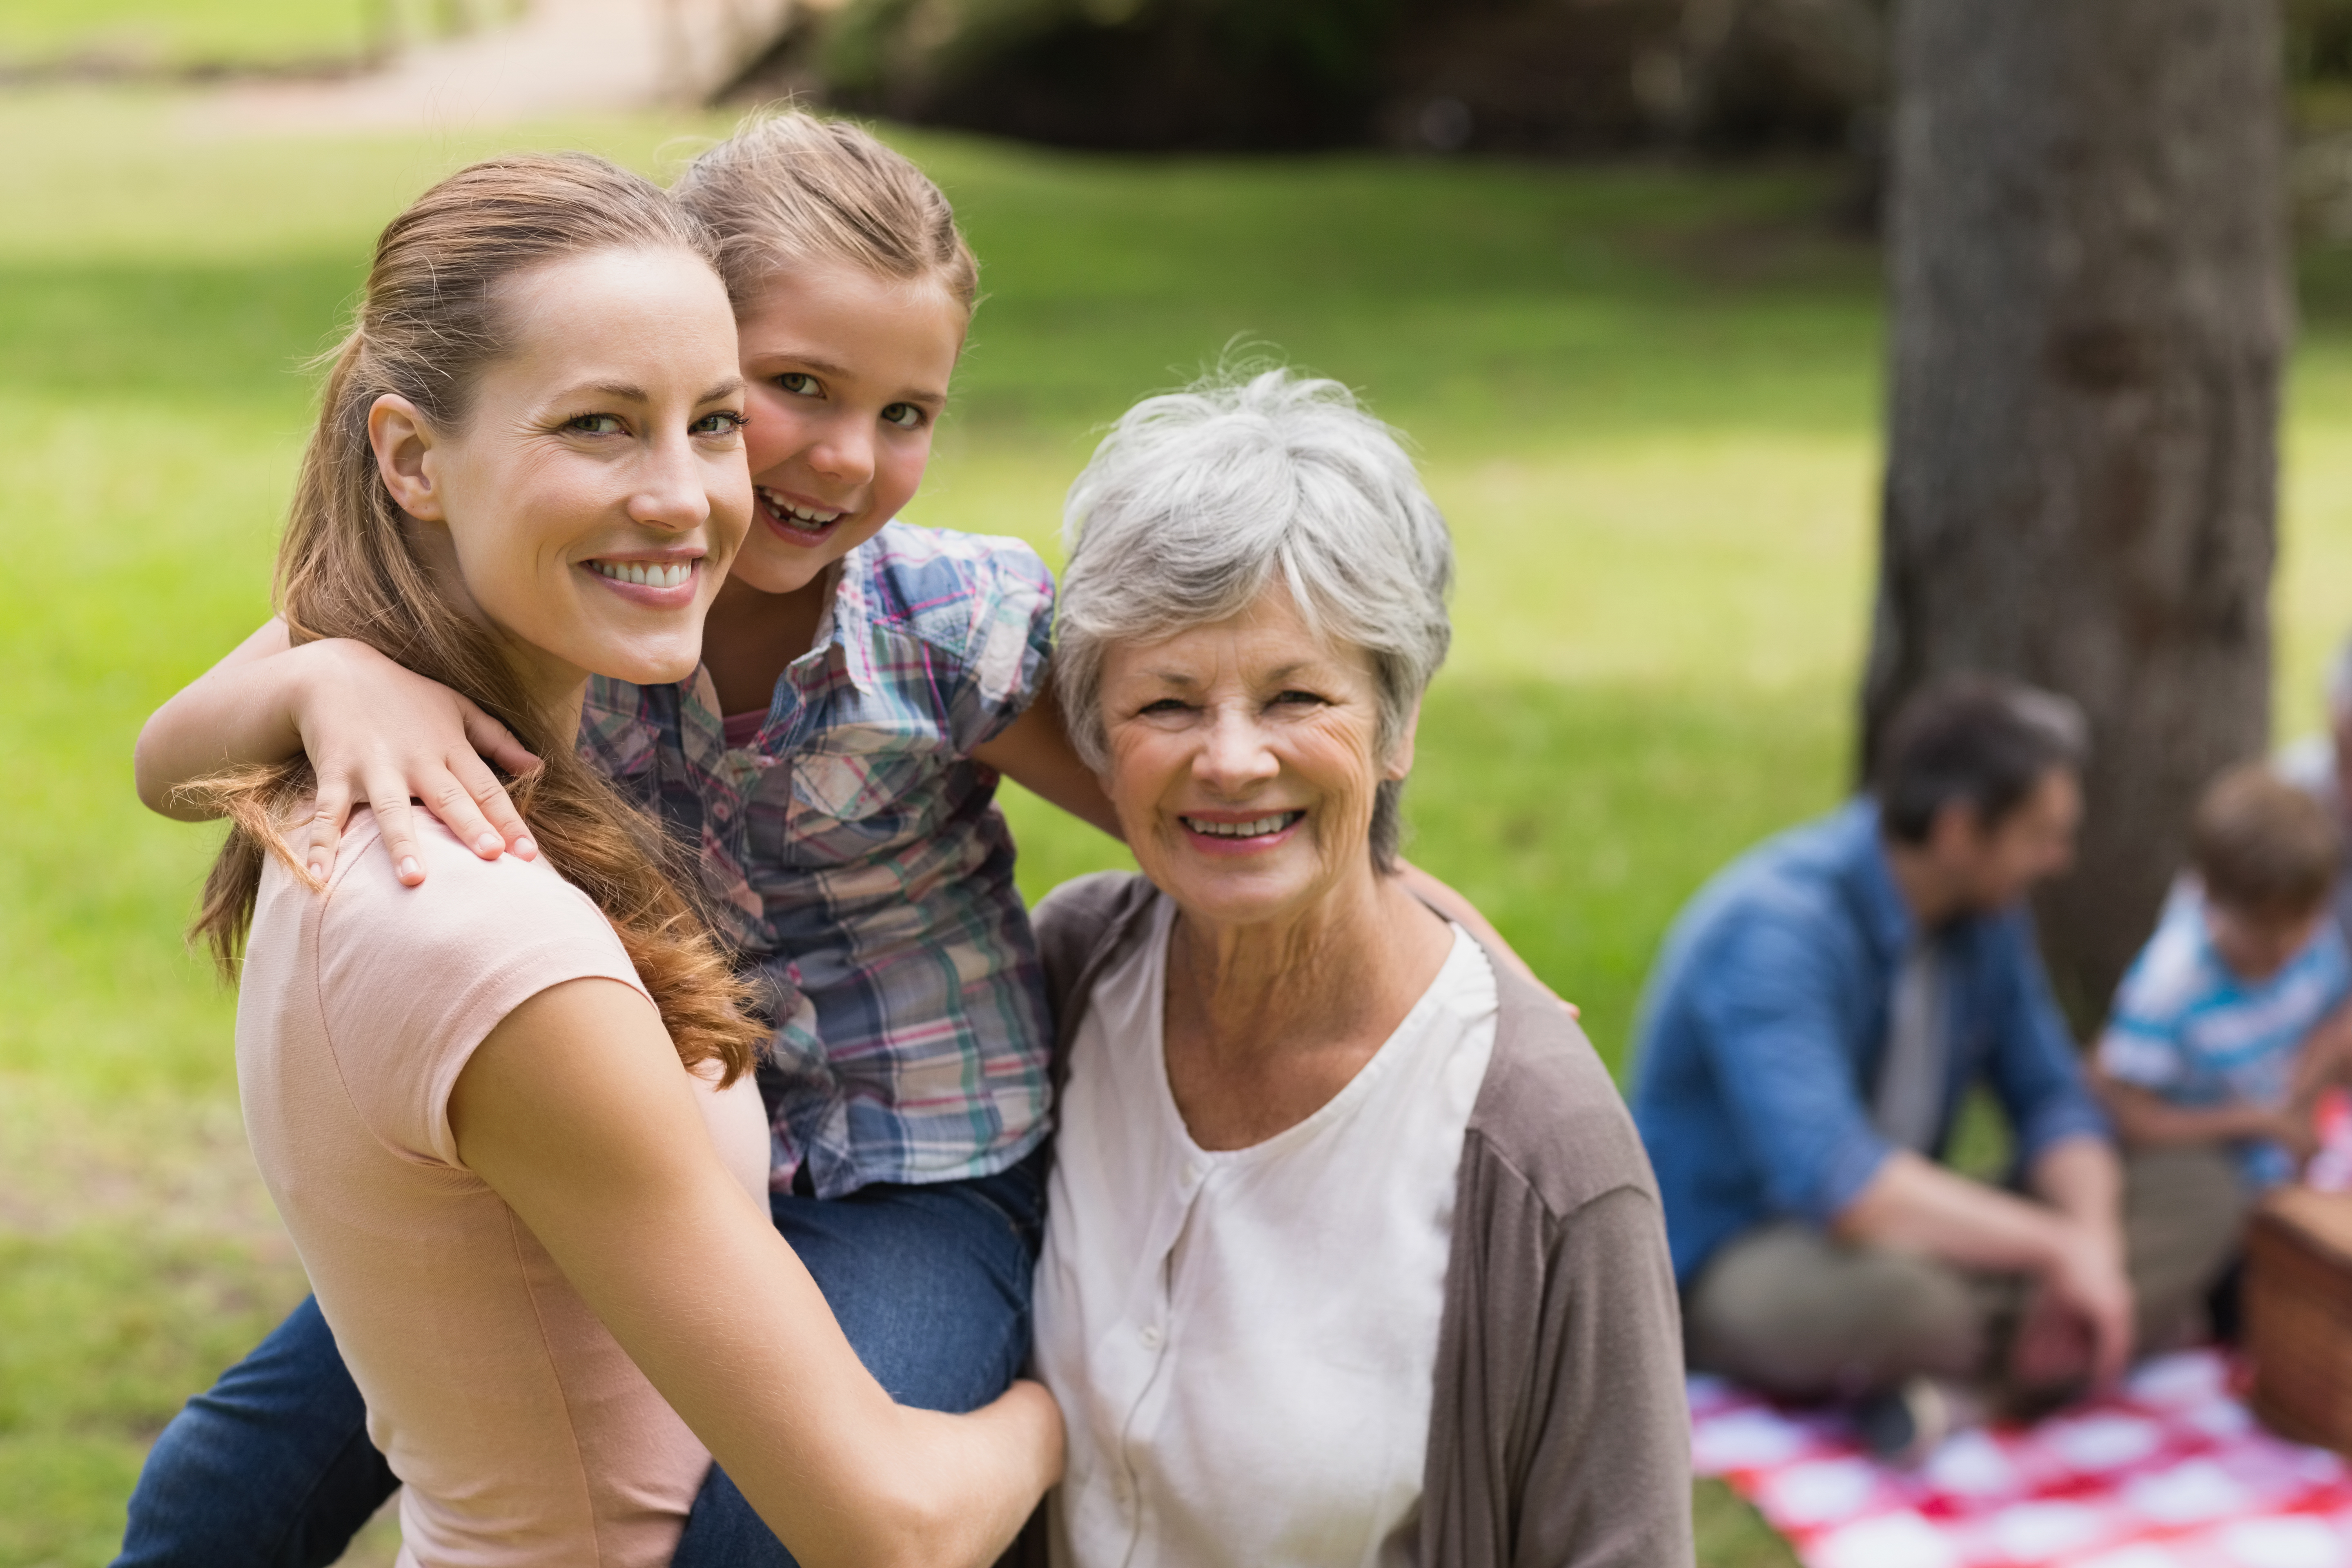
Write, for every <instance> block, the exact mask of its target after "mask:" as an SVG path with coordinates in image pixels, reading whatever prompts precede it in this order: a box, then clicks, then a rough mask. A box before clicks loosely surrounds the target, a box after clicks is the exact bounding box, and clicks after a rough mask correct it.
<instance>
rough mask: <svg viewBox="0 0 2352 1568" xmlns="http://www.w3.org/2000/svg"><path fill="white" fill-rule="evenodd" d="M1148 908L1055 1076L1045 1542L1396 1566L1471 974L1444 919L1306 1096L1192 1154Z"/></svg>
mask: <svg viewBox="0 0 2352 1568" xmlns="http://www.w3.org/2000/svg"><path fill="white" fill-rule="evenodd" d="M1172 916H1173V906H1171V905H1168V904H1166V903H1164V902H1163V904H1162V905H1161V908H1160V912H1159V914H1158V915H1157V916H1156V917H1155V921H1154V924H1153V928H1152V930H1151V932H1150V937H1149V940H1147V941H1146V942H1143V943H1142V944H1141V945H1140V946H1139V949H1138V950H1137V952H1136V953H1135V954H1134V956H1132V957H1130V958H1128V959H1126V960H1123V961H1122V962H1121V963H1119V965H1118V967H1116V968H1114V969H1112V970H1109V971H1107V972H1106V973H1104V974H1103V976H1102V977H1101V979H1100V981H1099V982H1098V983H1097V985H1096V987H1095V990H1094V993H1093V1000H1092V1003H1091V1005H1089V1007H1088V1010H1087V1016H1086V1019H1085V1021H1084V1022H1083V1023H1082V1024H1081V1025H1080V1026H1079V1029H1078V1034H1077V1037H1076V1040H1075V1041H1074V1042H1073V1045H1072V1051H1071V1057H1070V1071H1069V1079H1068V1082H1067V1084H1066V1087H1065V1089H1063V1093H1062V1099H1061V1102H1060V1118H1059V1119H1060V1124H1061V1130H1060V1132H1059V1134H1058V1144H1057V1152H1056V1157H1055V1166H1054V1174H1053V1182H1052V1187H1051V1192H1050V1197H1049V1205H1050V1206H1049V1208H1048V1210H1047V1213H1048V1216H1049V1217H1048V1220H1047V1224H1046V1230H1045V1253H1044V1256H1043V1257H1042V1258H1041V1259H1040V1260H1039V1263H1038V1267H1037V1298H1036V1358H1037V1365H1038V1369H1039V1373H1040V1375H1041V1376H1042V1377H1043V1378H1044V1380H1045V1384H1046V1386H1047V1387H1049V1388H1051V1389H1052V1390H1053V1392H1054V1394H1055V1398H1057V1399H1058V1400H1059V1401H1060V1402H1061V1406H1062V1412H1063V1415H1064V1416H1065V1418H1066V1421H1067V1422H1068V1426H1069V1459H1068V1468H1067V1471H1066V1475H1065V1478H1064V1479H1063V1482H1062V1485H1061V1487H1060V1488H1059V1489H1058V1490H1057V1491H1056V1492H1055V1495H1054V1503H1053V1514H1052V1519H1053V1555H1054V1562H1055V1565H1056V1568H1214V1565H1219V1564H1232V1565H1233V1568H1357V1565H1360V1568H1402V1565H1407V1564H1410V1563H1412V1562H1413V1532H1414V1530H1415V1528H1416V1526H1417V1524H1418V1520H1419V1513H1420V1505H1421V1491H1422V1473H1423V1456H1424V1454H1425V1452H1426V1450H1427V1447H1428V1438H1429V1418H1430V1405H1431V1400H1432V1398H1433V1384H1434V1380H1435V1375H1436V1372H1435V1367H1436V1356H1437V1331H1438V1319H1439V1316H1440V1314H1441V1313H1442V1311H1443V1310H1444V1292H1445V1270H1446V1260H1447V1249H1448V1247H1449V1245H1450V1242H1451V1240H1452V1233H1453V1223H1454V1184H1455V1173H1456V1168H1457V1166H1458V1165H1459V1163H1460V1161H1461V1157H1462V1138H1463V1131H1464V1129H1465V1127H1466V1126H1467V1124H1468V1122H1469V1119H1470V1110H1471V1107H1472V1105H1473V1103H1474V1102H1475V1100H1476V1099H1477V1095H1478V1088H1479V1085H1480V1083H1481V1081H1482V1080H1483V1079H1485V1077H1486V1063H1487V1059H1488V1058H1489V1057H1491V1056H1492V1055H1493V1052H1494V1046H1495V1017H1496V990H1495V976H1494V972H1493V971H1492V970H1491V969H1490V968H1489V967H1488V966H1487V963H1486V955H1485V953H1483V952H1481V951H1480V950H1479V948H1478V946H1477V944H1476V943H1475V942H1472V941H1471V940H1470V938H1469V936H1468V935H1467V934H1466V933H1465V932H1464V931H1462V930H1461V929H1460V928H1459V927H1456V928H1455V929H1454V950H1453V952H1452V953H1451V954H1449V955H1448V957H1447V958H1446V961H1445V963H1444V967H1443V968H1442V969H1441V970H1439V972H1438V975H1437V978H1436V980H1435V981H1433V983H1432V984H1431V985H1430V987H1429V990H1428V991H1427V992H1426V993H1424V994H1423V996H1422V998H1421V1000H1420V1001H1419V1002H1418V1003H1416V1004H1415V1005H1414V1006H1413V1008H1412V1012H1411V1013H1409V1014H1408V1015H1406V1016H1405V1020H1404V1022H1403V1023H1402V1024H1401V1025H1399V1026H1398V1027H1397V1030H1396V1033H1395V1034H1393V1035H1392V1036H1391V1037H1389V1039H1388V1040H1387V1041H1386V1042H1385V1043H1384V1044H1383V1045H1382V1046H1381V1048H1380V1050H1379V1051H1378V1052H1376V1053H1375V1054H1374V1055H1373V1057H1372V1058H1371V1060H1370V1062H1368V1063H1366V1064H1365V1066H1364V1067H1363V1068H1362V1069H1361V1070H1360V1071H1359V1072H1358V1073H1357V1074H1356V1076H1355V1078H1354V1079H1353V1080H1351V1081H1350V1082H1349V1084H1348V1086H1347V1087H1346V1088H1344V1089H1341V1090H1340V1091H1339V1094H1337V1095H1336V1096H1334V1097H1333V1098H1332V1100H1330V1102H1329V1103H1328V1104H1326V1105H1325V1106H1323V1107H1322V1109H1320V1110H1318V1111H1316V1113H1315V1114H1314V1115H1312V1116H1310V1117H1308V1118H1307V1120H1306V1121H1302V1122H1300V1123H1299V1124H1298V1125H1297V1126H1296V1127H1293V1128H1290V1129H1288V1130H1287V1131H1283V1132H1281V1133H1278V1134H1276V1136H1275V1137H1273V1138H1270V1139H1268V1140H1266V1141H1265V1142H1263V1143H1259V1144H1256V1145H1254V1146H1253V1147H1250V1148H1247V1149H1235V1150H1228V1151H1221V1152H1209V1151H1206V1150H1203V1149H1202V1148H1201V1147H1200V1146H1199V1145H1198V1144H1197V1143H1195V1142H1193V1141H1192V1136H1191V1134H1190V1133H1188V1132H1187V1131H1185V1128H1184V1122H1183V1119H1182V1117H1181V1115H1180V1114H1179V1113H1178V1111H1177V1109H1176V1103H1175V1100H1174V1099H1173V1097H1172V1096H1171V1093H1170V1091H1169V1088H1168V1071H1167V1064H1166V1058H1165V1056H1164V1054H1163V1048H1162V1047H1163V1041H1162V1034H1161V1022H1162V1017H1163V1013H1164V997H1165V994H1166V973H1167V953H1168V941H1169V935H1170V932H1171V929H1172Z"/></svg>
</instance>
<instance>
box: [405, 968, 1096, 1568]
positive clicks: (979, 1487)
mask: <svg viewBox="0 0 2352 1568" xmlns="http://www.w3.org/2000/svg"><path fill="white" fill-rule="evenodd" d="M692 1095H693V1090H692V1089H690V1088H689V1087H688V1084H687V1082H686V1079H685V1078H684V1076H683V1075H682V1074H680V1073H679V1071H678V1069H677V1056H676V1055H675V1053H674V1052H673V1051H672V1049H671V1047H670V1043H669V1037H668V1036H667V1034H666V1033H664V1031H663V1029H662V1026H661V1020H660V1018H659V1017H658V1016H656V1013H655V1012H654V1010H653V1008H652V1006H651V1005H649V1004H648V1003H647V1002H646V1000H645V998H644V997H643V996H641V995H639V994H637V993H636V992H635V991H633V990H631V989H629V988H628V987H626V986H624V985H622V984H618V983H617V982H614V981H610V980H575V981H572V982H570V983H568V984H562V985H559V986H556V987H554V988H553V989H551V990H549V991H545V992H542V993H541V994H539V995H538V996H536V997H533V998H532V999H531V1000H530V1001H529V1002H527V1003H525V1004H524V1005H522V1006H520V1007H519V1008H517V1009H516V1010H515V1011H514V1012H513V1013H511V1014H509V1016H507V1018H506V1019H505V1020H504V1021H503V1022H502V1023H500V1024H499V1026H498V1027H497V1028H496V1029H494V1030H493V1031H491V1033H490V1036H489V1037H488V1039H487V1040H485V1041H484V1042H483V1044H482V1045H481V1046H480V1047H478V1049H477V1050H476V1051H475V1053H474V1055H473V1057H472V1058H471V1059H470V1060H469V1061H468V1062H467V1066H466V1068H465V1070H464V1071H463V1072H462V1073H461V1074H460V1075H459V1077H458V1079H457V1087H456V1089H455V1091H454V1092H453V1094H452V1096H451V1099H450V1103H449V1121H450V1127H451V1130H452V1131H454V1132H455V1133H456V1135H457V1147H458V1152H459V1153H460V1155H461V1156H462V1157H463V1159H464V1160H465V1162H466V1163H467V1166H468V1167H470V1168H471V1169H472V1170H473V1171H474V1172H475V1173H477V1174H478V1175H479V1176H481V1178H482V1179H483V1180H484V1181H486V1182H488V1184H490V1185H491V1187H492V1188H493V1189H495V1190H496V1191H497V1192H498V1194H499V1196H501V1197H502V1198H504V1199H505V1200H506V1201H507V1203H508V1204H509V1205H510V1206H511V1207H512V1208H513V1209H514V1211H515V1213H516V1214H517V1215H519V1216H520V1218H521V1220H522V1222H523V1223H524V1224H525V1225H527V1226H530V1230H531V1234H532V1235H534V1236H535V1237H538V1238H539V1240H540V1242H541V1245H543V1246H544V1247H546V1248H547V1250H548V1252H549V1254H550V1255H551V1257H553V1258H554V1259H555V1261H556V1263H557V1264H558V1266H560V1267H561V1268H562V1270H563V1272H564V1276H565V1278H566V1279H570V1280H571V1281H572V1285H573V1287H574V1288H575V1289H578V1290H579V1291H580V1293H581V1295H582V1296H583V1298H585V1299H586V1300H587V1302H588V1304H589V1306H590V1307H591V1308H593V1310H595V1312H596V1313H597V1315H598V1316H599V1317H600V1318H602V1319H603V1321H604V1324H605V1326H606V1327H608V1328H609V1329H611V1330H612V1331H613V1334H614V1338H615V1339H617V1340H619V1341H620V1342H621V1344H622V1346H623V1348H624V1349H625V1350H626V1351H627V1352H629V1355H630V1357H631V1359H633V1360H634V1361H635V1363H637V1365H638V1366H639V1367H640V1368H641V1369H642V1370H643V1371H644V1372H645V1374H646V1377H647V1378H648V1379H650V1380H651V1381H652V1383H653V1384H654V1386H655V1387H656V1388H657V1389H659V1390H660V1391H661V1393H662V1395H663V1396H664V1397H665V1398H667V1400H668V1401H669V1403H670V1405H671V1406H672V1407H673V1408H674V1409H676V1410H677V1413H678V1415H681V1416H682V1417H684V1418H685V1421H686V1423H687V1425H688V1426H690V1427H691V1428H693V1430H694V1432H695V1435H696V1436H698V1437H700V1438H701V1439H702V1441H703V1443H704V1444H705V1445H706V1446H707V1447H709V1449H710V1451H711V1453H712V1455H713V1456H714V1457H715V1458H717V1459H718V1460H719V1464H720V1465H722V1466H724V1467H725V1468H726V1471H727V1474H728V1476H729V1477H730V1479H732V1480H733V1481H734V1482H735V1484H736V1485H737V1486H738V1487H739V1488H740V1489H741V1490H742V1492H743V1495H744V1496H745V1497H746V1498H747V1499H748V1500H750V1501H751V1506H752V1507H753V1508H755V1509H756V1510H759V1513H760V1517H761V1519H763V1520H765V1521H767V1522H768V1524H769V1526H770V1528H772V1530H774V1531H775V1532H776V1534H777V1536H778V1537H779V1538H780V1539H781V1540H782V1542H784V1544H785V1546H787V1547H788V1548H789V1549H790V1550H791V1551H792V1552H793V1556H794V1557H795V1558H797V1559H798V1560H799V1561H800V1562H802V1563H806V1564H808V1568H833V1565H835V1564H843V1565H847V1564H859V1565H861V1568H862V1565H866V1564H881V1565H886V1568H887V1565H895V1564H901V1563H903V1564H908V1565H909V1568H912V1565H914V1564H925V1565H929V1564H963V1563H969V1564H974V1565H979V1564H985V1563H991V1562H992V1561H993V1560H994V1559H995V1557H996V1555H997V1553H998V1552H1001V1551H1003V1548H1004V1546H1005V1544H1006V1543H1007V1542H1010V1541H1011V1540H1012V1539H1013V1535H1014V1534H1015V1532H1017V1531H1019V1530H1020V1528H1021V1525H1022V1523H1023V1521H1025V1520H1026V1519H1027V1518H1028V1517H1029V1513H1030V1510H1032V1509H1033V1508H1034V1506H1035V1504H1036V1502H1037V1500H1038V1498H1039V1497H1041V1496H1042V1495H1044V1492H1045V1489H1046V1488H1047V1487H1048V1486H1050V1485H1051V1484H1052V1483H1053V1482H1054V1481H1055V1479H1057V1478H1058V1477H1059V1475H1060V1472H1061V1464H1062V1425H1061V1415H1060V1413H1059V1412H1058V1411H1057V1410H1056V1409H1055V1405H1054V1402H1053V1399H1052V1397H1051V1396H1050V1395H1049V1394H1046V1393H1045V1390H1044V1389H1043V1388H1042V1387H1040V1386H1039V1385H1037V1384H1034V1383H1025V1382H1024V1383H1020V1384H1014V1386H1013V1389H1012V1391H1011V1392H1010V1393H1008V1394H1005V1395H1004V1396H1003V1398H1001V1399H999V1400H997V1401H996V1402H995V1403H994V1404H992V1405H988V1406H987V1407H986V1408H984V1409H982V1410H981V1411H979V1412H977V1413H975V1414H973V1415H968V1416H960V1415H940V1414H937V1413H935V1412H931V1411H923V1410H910V1409H907V1408H904V1407H902V1406H900V1405H895V1404H893V1403H892V1402H891V1400H890V1397H889V1395H888V1394H886V1393H884V1392H883V1390H882V1387H881V1385H880V1384H877V1383H876V1382H875V1381H874V1379H873V1377H872V1375H871V1374H870V1373H867V1372H866V1369H865V1367H864V1366H863V1365H862V1364H861V1363H859V1361H858V1359H857V1354H856V1352H855V1351H854V1350H852V1349H851V1347H850V1344H849V1342H848V1341H847V1340H846V1339H845V1338H844V1337H843V1335H842V1332H841V1330H840V1327H839V1326H838V1325H837V1324H836V1323H835V1321H834V1317H833V1313H832V1312H831V1310H829V1309H828V1308H827V1307H826V1305H825V1301H824V1296H823V1295H822V1294H821V1293H819V1291H818V1289H817V1287H816V1283H815V1281H814V1280H813V1279H810V1277H809V1273H808V1270H807V1269H806V1268H803V1267H802V1265H801V1261H800V1259H799V1258H798V1257H796V1256H795V1255H794V1254H793V1250H792V1248H791V1247H789V1246H787V1245H786V1244H785V1242H784V1240H783V1238H782V1237H781V1236H779V1235H777V1233H776V1230H775V1227H774V1226H773V1225H772V1224H771V1223H770V1220H769V1217H768V1215H766V1214H765V1213H763V1212H762V1211H761V1208H760V1206H759V1205H757V1204H756V1203H754V1202H753V1201H752V1200H751V1196H750V1194H747V1193H746V1192H745V1191H744V1190H743V1189H742V1187H741V1186H740V1185H739V1184H737V1183H736V1182H735V1181H734V1180H733V1179H732V1178H730V1176H729V1175H728V1174H727V1173H726V1171H725V1169H724V1167H723V1166H722V1165H721V1163H720V1162H719V1154H718V1151H717V1150H716V1149H715V1148H714V1147H713V1145H712V1143H711V1142H710V1138H709V1134H708V1132H707V1131H705V1129H704V1123H703V1121H702V1117H701V1115H700V1113H699V1111H698V1110H697V1109H696V1107H695V1105H694V1103H693V1099H692Z"/></svg>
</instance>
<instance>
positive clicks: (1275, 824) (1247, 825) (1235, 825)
mask: <svg viewBox="0 0 2352 1568" xmlns="http://www.w3.org/2000/svg"><path fill="white" fill-rule="evenodd" d="M1298 815H1299V813H1297V812H1295V811H1286V812H1281V813H1278V814H1277V815H1276V816H1261V817H1259V818H1258V819H1257V820H1256V821H1255V822H1202V821H1201V820H1199V819H1198V818H1196V817H1190V816H1188V817H1186V818H1184V826H1187V827H1189V828H1191V829H1192V831H1193V832H1195V833H1205V834H1207V835H1208V836H1209V837H1212V838H1263V837H1265V835H1267V834H1269V833H1279V832H1281V831H1282V830H1283V829H1284V828H1286V827H1287V826H1290V824H1291V821H1292V819H1293V818H1295V817H1297V816H1298Z"/></svg>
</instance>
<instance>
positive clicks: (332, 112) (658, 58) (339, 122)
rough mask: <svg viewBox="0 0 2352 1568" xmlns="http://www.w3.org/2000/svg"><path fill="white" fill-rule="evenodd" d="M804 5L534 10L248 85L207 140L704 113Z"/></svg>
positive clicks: (610, 4)
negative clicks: (335, 66)
mask: <svg viewBox="0 0 2352 1568" xmlns="http://www.w3.org/2000/svg"><path fill="white" fill-rule="evenodd" d="M797 3H798V0H533V3H532V4H531V5H530V8H529V10H528V11H527V12H526V13H525V14H524V15H523V16H522V17H521V19H520V20H519V21H516V22H513V23H511V24H509V25H508V26H502V27H497V28H493V29H490V30H488V31H485V32H481V33H477V34H474V35H472V36H470V37H461V38H453V39H447V40H443V41H438V42H434V43H430V44H425V45H422V46H419V47H414V48H411V49H408V50H406V51H404V52H403V53H402V54H401V55H400V56H398V57H397V58H394V60H393V61H392V62H391V64H390V65H388V66H387V67H386V68H383V69H382V70H379V71H374V72H372V73H369V74H367V75H364V76H356V77H352V78H350V79H345V80H341V81H307V82H296V81H279V82H245V83H239V84H236V85H234V86H230V87H226V88H224V89H221V91H220V92H219V93H217V94H216V95H214V96H212V97H211V98H209V99H208V100H206V102H205V104H204V105H203V106H202V107H201V108H200V109H199V110H196V119H197V121H198V122H199V124H200V125H201V126H202V127H203V128H205V129H212V130H216V131H224V132H248V133H253V132H258V133H269V132H292V133H299V132H315V131H332V130H364V129H383V130H409V131H414V130H427V131H436V132H448V131H457V130H466V129H469V128H472V127H477V126H484V125H497V124H505V123H511V122H514V121H525V120H534V119H543V118H546V117H548V116H551V115H560V114H564V113H567V112H578V111H583V110H626V109H649V108H655V107H658V106H661V105H665V104H698V103H703V102H707V101H708V100H709V99H710V97H711V96H712V95H713V94H714V93H716V92H718V91H719V89H721V88H723V87H725V86H726V85H727V84H728V83H729V82H730V81H731V80H733V79H735V78H736V77H737V76H738V75H740V73H741V71H742V70H743V68H745V67H746V66H748V65H750V64H751V62H752V61H754V60H756V59H757V58H759V57H760V56H761V54H763V53H764V52H766V50H767V48H768V47H769V46H770V45H771V44H772V43H773V42H774V40H775V39H776V38H777V37H780V36H781V35H782V32H783V30H784V28H785V26H786V25H787V24H788V23H789V21H790V20H791V18H792V15H793V11H794V9H795V7H796V4H797Z"/></svg>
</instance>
